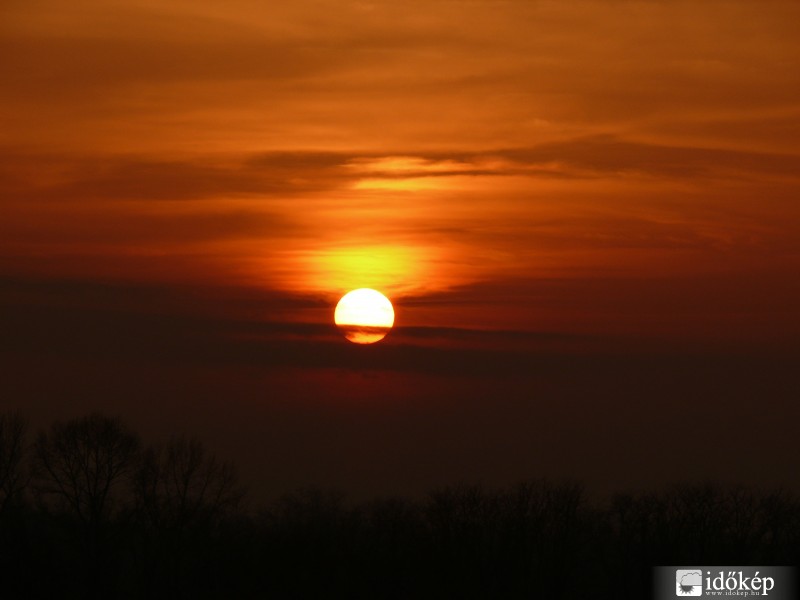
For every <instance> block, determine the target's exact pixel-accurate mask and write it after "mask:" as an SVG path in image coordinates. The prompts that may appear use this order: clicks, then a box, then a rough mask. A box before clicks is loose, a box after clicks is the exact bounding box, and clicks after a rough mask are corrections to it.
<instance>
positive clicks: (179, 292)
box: [0, 0, 800, 497]
mask: <svg viewBox="0 0 800 600" xmlns="http://www.w3.org/2000/svg"><path fill="white" fill-rule="evenodd" d="M798 23H800V2H797V1H794V0H793V1H783V2H782V1H778V0H763V1H759V2H756V1H753V0H702V1H700V0H669V1H667V0H647V1H636V0H569V1H558V2H556V1H546V0H424V1H422V0H410V1H399V0H398V1H395V2H388V1H386V2H369V1H350V0H318V1H314V0H296V1H283V2H279V1H271V2H270V1H264V0H252V1H250V0H247V1H245V0H228V1H225V2H209V1H207V0H191V1H190V0H169V1H167V2H163V1H158V2H157V1H156V0H72V1H70V2H64V1H62V0H59V1H56V0H2V2H0V413H2V412H4V411H7V410H21V411H23V412H24V414H26V415H27V416H29V417H30V418H31V420H32V422H33V423H34V424H35V425H36V426H41V425H49V423H50V422H51V421H52V420H53V419H54V418H67V417H74V416H82V415H83V414H86V413H88V412H90V411H92V410H102V411H104V412H106V413H109V414H119V415H120V416H123V417H124V418H125V420H126V421H128V422H130V423H131V425H132V426H133V427H134V428H137V429H139V430H141V431H142V432H143V434H145V435H148V436H156V437H157V436H162V437H163V436H164V435H167V434H172V433H181V432H185V433H187V434H189V435H197V436H199V437H200V438H201V439H203V440H204V441H205V442H207V443H208V444H209V446H210V447H212V448H216V449H218V451H219V452H220V454H221V455H223V456H226V457H231V458H233V459H234V460H236V461H237V462H238V464H240V465H241V467H242V469H243V472H244V473H245V475H246V480H247V481H249V482H252V484H253V488H254V490H255V491H256V493H258V494H261V497H265V496H267V495H269V494H273V493H278V492H283V491H286V490H289V489H292V488H293V487H295V486H300V485H322V486H328V485H331V486H336V487H343V488H345V489H349V490H354V491H356V492H359V491H360V492H363V493H367V494H373V493H377V492H381V493H383V492H391V493H395V492H399V493H403V494H405V493H410V492H413V491H417V492H420V493H422V492H424V491H427V490H430V489H432V488H433V487H435V486H437V485H440V484H443V483H451V482H453V481H468V482H477V481H483V482H485V483H488V484H492V483H498V484H507V483H511V482H513V481H516V480H517V479H520V478H526V477H531V476H534V477H540V476H548V477H555V478H557V479H558V478H563V477H574V478H576V479H578V480H581V481H585V482H588V483H589V484H591V485H596V486H597V489H611V488H615V489H627V487H628V486H631V485H633V486H635V485H649V484H652V485H662V484H663V483H664V482H665V481H685V480H686V479H692V478H695V479H697V480H706V479H709V478H710V479H714V480H720V479H722V480H725V481H735V482H745V483H746V482H770V483H775V482H777V483H780V484H787V483H789V484H791V482H795V484H794V485H795V486H796V481H797V473H798V465H797V460H796V458H797V452H796V446H797V443H796V437H797V431H796V430H797V422H798V419H800V414H798V413H799V411H800V405H798V403H797V398H798V397H800V389H798V378H797V364H798V361H797V357H798V353H799V351H800V346H799V345H798V342H799V341H800V310H798V307H800V277H798V273H800V203H799V202H798V200H799V199H800V149H799V147H798V139H800V36H798ZM365 286H366V287H375V288H378V289H380V290H382V291H384V292H385V293H386V294H387V295H389V296H390V297H391V298H392V300H393V301H394V303H395V309H396V320H395V329H394V330H393V331H392V332H391V333H389V335H387V337H386V338H385V339H384V340H383V341H381V342H379V343H377V344H374V345H372V346H368V347H360V346H356V345H355V344H350V343H349V342H347V341H346V340H344V339H343V337H342V336H341V335H340V334H339V333H338V332H337V331H336V329H335V327H334V326H333V323H332V321H333V310H334V306H335V304H336V301H337V300H338V298H339V297H340V295H341V294H342V293H343V292H345V291H347V290H348V289H351V288H358V287H365ZM259 490H260V491H259Z"/></svg>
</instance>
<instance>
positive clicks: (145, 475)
mask: <svg viewBox="0 0 800 600" xmlns="http://www.w3.org/2000/svg"><path fill="white" fill-rule="evenodd" d="M242 495H243V492H242V491H241V489H240V488H239V485H238V478H237V474H236V471H235V469H234V468H233V465H232V464H231V463H227V462H222V461H220V460H218V459H217V458H216V456H214V455H213V454H211V453H209V452H208V451H207V450H206V449H205V446H203V444H202V443H201V442H200V441H198V440H196V439H187V438H185V437H173V438H172V439H171V440H170V441H169V442H168V443H167V444H166V446H157V447H151V448H148V449H147V450H145V451H144V453H143V455H142V459H141V461H140V463H139V465H138V467H137V469H136V473H135V475H134V496H135V517H136V523H137V526H138V531H139V544H140V546H139V550H140V552H139V554H138V562H139V566H138V568H139V570H140V572H141V574H142V583H141V585H142V593H143V594H144V595H153V594H154V593H155V592H154V590H161V591H162V593H163V592H164V591H166V592H167V593H168V594H169V596H171V597H184V596H187V595H190V589H189V588H188V587H187V585H186V582H187V581H189V580H190V579H191V578H192V577H193V576H194V577H195V582H194V585H195V586H197V585H198V582H197V576H198V575H199V574H202V573H204V572H209V571H213V569H212V570H210V569H208V568H207V567H206V565H207V564H209V563H211V562H213V560H212V558H210V557H209V552H210V549H209V547H208V546H209V545H208V543H207V541H208V540H209V539H210V538H212V537H213V535H214V530H215V528H216V527H217V526H218V525H219V523H220V521H221V520H222V519H224V518H225V517H226V516H227V515H229V514H232V513H233V512H234V511H235V510H236V509H237V508H238V505H239V503H240V501H241V499H242ZM192 589H194V586H192ZM206 591H207V590H206Z"/></svg>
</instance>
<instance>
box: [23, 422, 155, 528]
mask: <svg viewBox="0 0 800 600" xmlns="http://www.w3.org/2000/svg"><path fill="white" fill-rule="evenodd" d="M139 447H140V443H139V438H138V436H137V435H136V434H135V433H133V432H131V431H130V430H129V429H128V428H127V427H125V426H124V425H123V424H122V423H121V422H120V421H119V420H118V419H112V418H109V417H106V416H103V415H101V414H99V413H93V414H91V415H89V416H87V417H83V418H80V419H74V420H72V421H68V422H66V423H61V422H56V423H53V425H52V426H51V428H50V431H47V432H45V431H43V432H41V433H40V434H39V436H38V438H37V439H36V443H35V445H34V465H35V474H36V490H37V492H38V493H39V495H40V496H41V497H42V498H44V499H45V500H47V499H54V500H55V501H56V505H57V506H58V507H59V508H62V507H66V509H67V510H68V511H69V512H70V513H71V514H72V515H74V516H75V517H77V518H78V519H79V520H80V521H81V522H82V523H83V524H84V525H86V526H88V527H90V528H92V527H96V526H98V525H99V524H100V523H102V521H103V520H104V519H105V518H106V517H108V516H109V513H110V512H111V511H112V510H113V502H114V500H115V499H116V498H115V493H116V492H118V488H120V487H121V486H122V485H123V484H125V483H126V481H127V479H128V477H129V476H130V474H131V473H132V471H133V467H134V466H135V464H136V460H137V456H138V451H139Z"/></svg>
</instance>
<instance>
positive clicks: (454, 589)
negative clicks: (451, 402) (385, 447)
mask: <svg viewBox="0 0 800 600" xmlns="http://www.w3.org/2000/svg"><path fill="white" fill-rule="evenodd" d="M244 496H245V494H244V491H243V488H242V487H241V486H240V484H239V481H238V479H237V476H236V471H235V469H234V468H233V466H232V465H231V464H229V463H226V462H223V461H220V460H218V459H217V458H216V457H215V456H214V455H213V454H212V453H210V452H209V451H208V450H207V449H206V448H205V447H204V446H203V444H202V443H200V442H199V441H197V440H192V439H186V438H183V437H176V438H172V439H170V440H167V441H165V442H164V443H163V444H161V445H156V446H144V445H143V444H142V442H141V441H140V438H139V436H138V435H136V433H135V432H133V431H131V430H130V429H129V428H128V427H126V426H125V425H124V424H123V423H122V422H121V421H119V420H117V419H112V418H109V417H106V416H104V415H100V414H92V415H89V416H87V417H83V418H80V419H75V420H72V421H68V422H57V423H54V424H52V425H51V427H50V428H49V429H47V430H44V431H41V432H39V433H38V434H37V435H36V436H32V435H30V432H29V431H28V427H27V425H26V422H25V420H24V419H22V418H21V417H20V416H18V415H4V416H0V598H45V597H47V598H53V597H58V598H226V599H227V598H322V597H325V598H328V597H349V598H515V597H520V598H522V597H524V598H542V599H547V600H557V599H568V598H569V599H572V598H575V599H578V598H580V599H586V598H615V599H628V598H630V599H636V600H640V599H642V598H648V597H650V595H651V593H650V577H651V567H652V566H654V565H671V564H681V565H747V564H751V565H792V564H797V563H798V559H800V501H798V498H797V497H795V496H794V495H792V494H789V493H786V492H781V491H775V492H766V491H758V490H752V489H746V488H739V487H721V486H713V485H704V486H683V487H673V488H671V489H669V490H667V491H663V492H660V493H657V494H638V495H618V496H616V497H614V498H613V499H612V500H611V501H609V502H606V503H603V504H602V505H598V504H597V503H592V502H590V501H588V499H587V497H586V494H585V493H584V491H583V489H582V488H581V487H580V486H579V485H575V484H565V483H560V484H559V483H550V482H547V481H543V480H536V481H529V482H524V483H520V484H518V485H516V486H513V487H511V488H508V489H503V490H488V489H484V488H482V487H480V486H467V485H461V486H453V487H447V488H443V489H440V490H436V491H434V492H431V493H430V494H429V495H428V496H427V497H426V498H425V499H424V500H420V501H411V500H406V499H398V498H393V499H380V500H375V501H372V502H368V503H362V504H358V505H353V504H349V503H347V502H345V500H344V498H343V497H342V496H340V495H338V494H335V493H332V492H322V491H314V490H306V491H301V492H297V493H293V494H289V495H286V496H284V497H282V498H280V499H279V500H277V501H275V502H274V503H272V504H271V505H269V506H266V507H262V508H261V509H259V510H255V511H254V510H246V509H245V508H244V503H243V500H244Z"/></svg>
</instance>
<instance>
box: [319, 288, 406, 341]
mask: <svg viewBox="0 0 800 600" xmlns="http://www.w3.org/2000/svg"><path fill="white" fill-rule="evenodd" d="M333 321H334V322H335V323H336V325H337V326H338V327H339V329H341V330H342V333H344V337H346V338H347V339H348V340H350V341H351V342H354V343H356V344H374V343H375V342H379V341H380V340H382V339H383V338H384V337H386V334H387V333H389V330H390V329H391V328H392V325H394V308H392V303H391V302H389V299H388V298H387V297H386V296H384V295H383V294H381V293H380V292H378V291H375V290H372V289H369V288H361V289H358V290H353V291H352V292H347V293H346V294H345V295H344V296H342V299H341V300H339V304H337V305H336V312H334V314H333Z"/></svg>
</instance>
